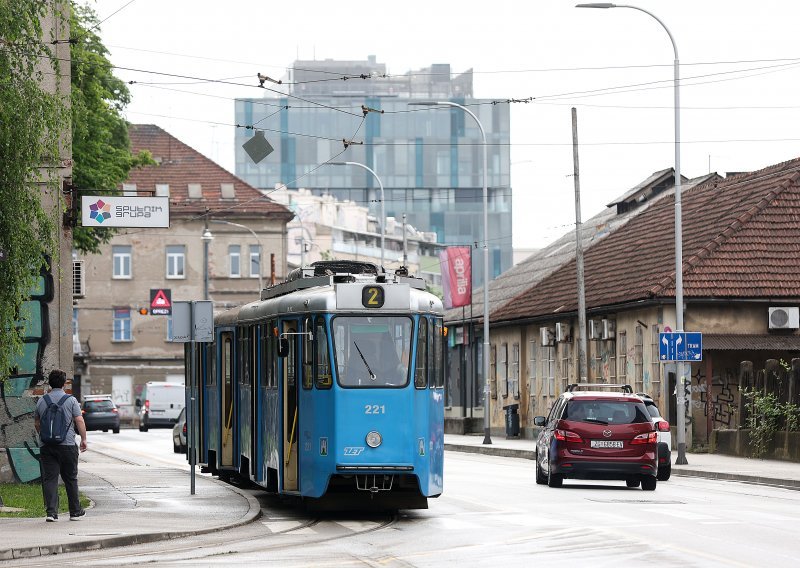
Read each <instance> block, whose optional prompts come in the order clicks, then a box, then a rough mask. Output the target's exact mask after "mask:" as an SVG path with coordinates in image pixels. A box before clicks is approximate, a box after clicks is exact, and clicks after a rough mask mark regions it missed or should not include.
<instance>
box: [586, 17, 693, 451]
mask: <svg viewBox="0 0 800 568" xmlns="http://www.w3.org/2000/svg"><path fill="white" fill-rule="evenodd" d="M576 8H603V9H607V8H630V9H632V10H638V11H640V12H644V13H645V14H647V15H648V16H650V17H651V18H653V19H654V20H655V21H657V22H658V23H659V24H661V27H662V28H664V31H666V32H667V35H668V36H669V41H670V42H671V43H672V50H673V51H674V53H675V60H674V64H673V69H674V73H675V78H674V80H673V90H674V94H675V324H676V326H677V328H678V329H677V331H683V234H682V225H681V104H680V100H681V99H680V59H679V57H678V46H677V44H676V43H675V38H674V37H672V32H670V31H669V28H668V27H667V26H666V24H664V22H662V21H661V20H660V19H659V18H658V16H656V15H655V14H653V13H651V12H648V11H647V10H645V9H644V8H639V7H638V6H629V5H627V4H611V3H608V2H596V3H592V4H578V5H576ZM676 364H677V367H678V369H677V370H678V385H677V388H676V389H675V390H676V395H677V401H676V402H677V406H678V409H677V412H676V415H677V417H678V424H677V429H678V432H677V438H678V458H677V460H676V461H675V463H676V464H679V465H683V464H686V463H688V462H687V461H686V416H685V410H684V408H685V404H686V394H685V391H684V381H685V377H684V371H685V364H684V363H682V362H680V361H678V362H677V363H676Z"/></svg>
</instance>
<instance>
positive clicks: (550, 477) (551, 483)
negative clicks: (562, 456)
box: [547, 464, 564, 487]
mask: <svg viewBox="0 0 800 568" xmlns="http://www.w3.org/2000/svg"><path fill="white" fill-rule="evenodd" d="M562 483H564V476H563V475H561V474H560V473H553V466H552V464H551V465H550V467H549V468H548V469H547V486H548V487H561V484H562Z"/></svg>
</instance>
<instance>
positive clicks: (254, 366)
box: [248, 325, 259, 386]
mask: <svg viewBox="0 0 800 568" xmlns="http://www.w3.org/2000/svg"><path fill="white" fill-rule="evenodd" d="M248 345H249V347H250V382H249V384H250V385H251V386H252V385H255V384H256V376H257V374H258V372H259V369H258V326H255V325H251V326H250V342H249V343H248Z"/></svg>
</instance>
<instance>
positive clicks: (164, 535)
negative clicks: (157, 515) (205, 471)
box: [0, 478, 261, 560]
mask: <svg viewBox="0 0 800 568" xmlns="http://www.w3.org/2000/svg"><path fill="white" fill-rule="evenodd" d="M208 479H209V480H210V481H212V482H214V483H217V484H220V485H224V486H225V487H226V488H227V489H229V490H231V491H233V492H235V493H238V494H239V495H241V496H242V497H244V498H245V499H246V500H247V505H248V510H247V514H245V515H244V516H243V517H242V518H240V519H238V520H237V521H234V522H231V523H227V524H224V525H219V526H216V527H207V528H204V529H198V530H186V531H174V532H158V533H139V534H130V535H124V536H113V537H108V538H98V539H94V540H84V541H81V542H74V543H69V544H55V545H49V546H47V545H43V546H28V547H18V548H6V549H0V560H17V559H21V558H35V557H37V556H48V555H50V554H66V553H68V552H86V551H88V550H102V549H106V548H115V547H119V546H130V545H133V544H146V543H149V542H158V541H163V540H174V539H178V538H185V537H188V536H197V535H202V534H209V533H214V532H220V531H224V530H228V529H233V528H236V527H240V526H242V525H246V524H249V523H252V522H253V521H255V520H257V519H258V518H259V517H261V505H260V504H259V502H258V499H256V498H255V497H253V496H252V495H250V494H249V493H246V492H245V491H242V490H241V489H239V488H238V487H236V486H233V485H230V484H228V483H225V482H224V481H220V480H218V479H214V478H208Z"/></svg>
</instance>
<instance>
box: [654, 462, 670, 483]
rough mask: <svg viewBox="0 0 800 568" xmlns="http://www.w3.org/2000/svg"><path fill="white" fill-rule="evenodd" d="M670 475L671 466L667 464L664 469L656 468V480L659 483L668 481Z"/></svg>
mask: <svg viewBox="0 0 800 568" xmlns="http://www.w3.org/2000/svg"><path fill="white" fill-rule="evenodd" d="M670 475H672V464H671V463H668V464H667V465H665V466H664V467H660V468H658V475H657V476H656V479H658V480H659V481H666V480H667V479H669V477H670Z"/></svg>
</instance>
